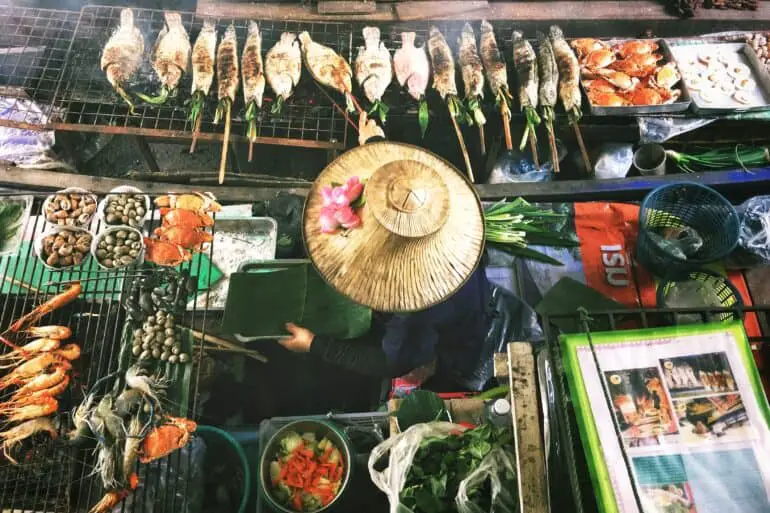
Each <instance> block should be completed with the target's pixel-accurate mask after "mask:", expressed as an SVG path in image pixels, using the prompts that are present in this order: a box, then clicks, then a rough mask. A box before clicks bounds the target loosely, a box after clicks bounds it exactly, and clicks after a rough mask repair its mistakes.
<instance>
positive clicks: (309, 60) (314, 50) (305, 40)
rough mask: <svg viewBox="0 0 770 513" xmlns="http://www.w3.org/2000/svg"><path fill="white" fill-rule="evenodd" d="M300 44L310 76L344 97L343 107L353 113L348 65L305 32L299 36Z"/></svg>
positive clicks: (350, 72) (350, 74) (353, 106)
mask: <svg viewBox="0 0 770 513" xmlns="http://www.w3.org/2000/svg"><path fill="white" fill-rule="evenodd" d="M299 41H300V43H301V44H302V57H303V59H304V61H305V66H306V67H307V69H308V71H310V74H311V75H312V76H313V78H314V79H316V80H317V81H318V83H320V84H321V85H323V86H326V87H331V88H332V89H335V90H337V91H338V92H340V93H342V94H344V95H345V105H346V107H347V110H348V111H349V112H354V111H355V110H356V106H355V103H354V100H353V97H352V91H353V85H352V82H351V77H352V76H353V70H351V69H350V64H348V61H346V60H345V59H344V58H343V57H341V56H340V55H339V54H337V52H335V51H334V50H332V49H331V48H329V47H328V46H324V45H322V44H320V43H316V42H315V41H313V39H312V38H311V37H310V34H309V33H308V32H307V31H305V32H302V33H301V34H300V35H299Z"/></svg>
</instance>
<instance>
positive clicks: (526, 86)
mask: <svg viewBox="0 0 770 513" xmlns="http://www.w3.org/2000/svg"><path fill="white" fill-rule="evenodd" d="M512 39H513V65H514V67H515V68H516V77H517V79H518V86H519V104H520V105H521V110H522V111H523V112H524V117H525V118H526V128H525V129H524V136H523V137H522V140H521V145H520V147H519V149H522V150H523V149H524V146H525V145H526V142H527V138H528V137H529V136H530V134H532V135H533V136H534V133H535V127H536V126H537V125H539V124H540V116H538V114H537V110H536V108H537V103H538V83H539V77H538V74H537V57H536V55H535V50H534V49H533V48H532V45H531V44H530V43H529V41H527V40H526V39H524V34H522V33H521V32H520V31H518V30H514V31H513V36H512Z"/></svg>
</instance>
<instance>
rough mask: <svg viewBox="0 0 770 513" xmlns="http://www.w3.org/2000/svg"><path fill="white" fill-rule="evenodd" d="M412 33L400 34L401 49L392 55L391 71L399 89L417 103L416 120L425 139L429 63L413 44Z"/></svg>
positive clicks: (423, 53) (426, 55)
mask: <svg viewBox="0 0 770 513" xmlns="http://www.w3.org/2000/svg"><path fill="white" fill-rule="evenodd" d="M414 40H415V33H414V32H402V33H401V48H399V49H398V50H396V53H395V54H394V55H393V71H394V72H395V74H396V80H397V81H398V83H399V85H401V87H406V91H407V93H409V95H410V96H411V97H412V98H414V99H415V100H417V101H418V102H419V108H418V111H417V119H418V122H419V124H420V132H421V134H422V136H423V137H425V131H426V130H427V129H428V121H429V116H430V115H429V111H428V102H427V101H426V100H425V90H426V89H427V88H428V81H429V79H430V61H429V60H428V54H427V53H426V52H425V47H424V46H420V47H417V46H415V44H414Z"/></svg>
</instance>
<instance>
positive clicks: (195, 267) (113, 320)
mask: <svg viewBox="0 0 770 513" xmlns="http://www.w3.org/2000/svg"><path fill="white" fill-rule="evenodd" d="M43 199H44V196H38V197H36V198H35V202H34V205H33V208H32V214H33V215H32V216H31V217H30V218H29V221H28V222H27V226H26V236H25V241H24V242H23V243H22V245H21V247H20V249H19V250H18V252H17V253H16V254H15V255H12V256H7V257H3V258H1V259H0V280H1V281H0V293H1V294H2V296H0V300H1V301H2V303H1V304H0V329H2V330H5V328H6V327H7V326H8V325H9V324H10V323H11V322H12V321H13V320H15V319H17V318H18V317H19V316H21V315H22V314H23V313H26V312H28V311H30V310H31V309H32V308H33V307H34V305H36V304H38V303H40V302H41V301H42V300H44V299H49V298H50V297H51V296H52V295H55V294H57V293H59V292H60V291H61V290H63V288H62V287H60V286H59V285H57V284H58V283H59V282H61V281H66V280H80V281H81V283H82V284H83V292H82V293H81V295H80V296H79V297H78V299H77V300H76V301H75V302H73V303H71V304H70V305H68V306H66V307H63V308H61V309H59V310H56V311H55V312H53V313H51V314H49V315H47V316H46V317H44V318H43V320H42V323H43V324H61V325H66V326H69V327H70V328H71V329H72V331H73V337H72V338H73V340H74V341H77V343H78V344H79V345H80V346H81V350H82V355H81V357H80V358H79V359H78V360H77V361H75V362H73V363H74V365H73V367H74V369H73V378H72V381H71V382H70V385H69V387H68V389H67V391H66V392H65V393H64V394H63V395H62V396H61V397H60V398H59V411H58V415H57V419H58V422H59V424H60V425H59V428H58V431H59V435H60V436H59V437H58V439H57V440H50V439H49V438H47V437H46V436H44V435H41V436H37V437H35V438H34V441H32V442H31V441H30V440H27V441H26V442H24V444H23V445H22V446H21V448H22V451H21V454H20V456H21V457H20V458H19V459H18V461H19V465H16V466H14V465H11V464H10V463H9V462H7V461H5V460H4V459H3V458H1V457H0V504H2V510H3V511H16V510H19V511H37V512H41V513H49V512H50V513H58V512H65V511H66V512H69V511H78V512H79V511H88V510H89V509H90V508H91V506H93V505H94V504H95V503H96V501H98V500H99V499H100V498H101V497H102V495H103V494H104V490H103V489H102V485H101V482H100V480H99V479H98V478H97V477H95V476H92V475H91V472H92V469H93V463H94V459H93V458H94V456H93V454H92V450H91V447H90V446H88V445H86V446H85V447H84V448H80V447H73V446H71V445H68V444H67V442H66V441H65V440H64V438H65V437H64V436H63V435H64V434H65V433H66V432H67V431H68V430H70V429H71V428H72V427H73V426H72V423H71V419H70V415H69V413H68V412H70V411H71V410H72V409H73V408H74V407H75V406H77V405H78V404H79V403H80V402H81V401H82V399H83V397H84V395H85V394H86V393H87V392H88V391H89V389H90V388H91V386H92V385H93V384H94V383H95V382H96V381H97V380H99V379H100V378H102V377H104V376H107V375H108V374H110V373H113V372H115V371H117V370H118V369H119V366H120V361H119V360H120V358H119V354H120V352H121V344H122V343H128V341H125V342H123V336H124V330H125V325H126V321H127V316H126V314H125V309H124V307H123V304H122V300H123V297H124V296H125V293H126V291H127V290H128V287H129V284H130V281H131V280H132V279H134V277H135V276H136V270H132V269H127V270H112V271H104V270H99V269H98V266H97V263H96V261H95V258H94V257H93V256H89V257H87V258H86V260H84V262H83V264H81V266H79V267H77V268H75V269H74V270H72V271H69V272H67V271H58V270H57V271H51V270H47V269H45V268H44V266H43V264H42V262H41V261H40V260H39V259H38V258H37V256H36V255H35V252H34V250H33V247H32V246H33V245H32V243H31V241H32V240H34V239H35V238H36V237H38V236H39V235H40V234H42V233H44V232H45V231H46V229H47V228H48V227H50V225H48V224H47V223H45V222H44V220H43V219H42V217H39V216H35V214H37V213H39V212H40V210H41V206H42V201H43ZM159 223H160V221H159V220H158V219H156V218H154V217H153V219H151V220H150V221H149V224H148V225H147V226H146V227H147V228H148V229H150V230H151V229H152V228H154V227H155V226H157V225H159ZM102 228H103V227H102V226H101V223H100V222H99V221H96V220H94V221H93V222H92V225H91V227H90V231H91V232H92V233H93V234H98V233H101V230H102ZM211 252H213V246H212V248H211V249H210V250H209V253H208V255H207V257H208V258H200V259H196V260H193V262H192V263H187V264H185V266H186V268H187V269H188V270H189V272H190V273H191V274H193V275H196V276H199V277H204V278H201V279H200V280H199V285H198V286H199V292H201V289H206V288H208V287H210V285H211V278H210V274H209V270H210V269H207V268H206V266H208V265H210V264H209V263H210V257H211ZM205 277H207V279H208V283H205V280H206V278H205ZM192 303H200V302H192ZM207 313H208V310H207V308H206V305H205V304H204V305H203V307H202V308H201V307H200V306H199V305H198V304H196V306H195V308H194V309H188V310H186V311H185V312H184V315H183V316H182V317H181V320H180V323H181V324H183V325H185V326H191V327H196V328H197V329H199V330H201V331H203V332H205V322H206V315H207ZM7 349H8V348H7V347H6V346H4V345H3V346H2V349H0V351H2V352H5V351H6V350H7ZM191 356H192V364H190V365H192V366H193V367H192V368H191V372H192V376H193V380H192V384H191V387H190V397H191V400H190V403H189V406H188V408H187V412H186V414H187V416H188V417H189V418H196V415H197V395H198V394H197V386H198V385H197V381H198V380H197V377H198V373H199V371H200V359H201V356H202V342H201V341H196V342H195V344H194V347H193V351H192V353H191ZM8 396H9V393H8V392H3V393H0V401H3V400H6V399H7V398H8ZM17 456H19V454H18V453H17ZM189 457H190V456H189V453H183V452H182V451H177V452H175V453H174V454H172V455H170V456H169V457H167V458H164V459H161V460H158V461H156V462H153V463H150V464H148V465H140V466H139V468H138V469H137V471H138V473H139V477H140V489H139V490H137V492H136V493H135V497H134V499H132V500H131V508H128V507H127V508H125V511H126V513H127V512H128V511H129V510H131V511H134V510H135V511H145V510H147V509H148V507H149V503H150V502H152V503H153V504H155V506H154V509H153V511H156V512H159V511H166V512H178V511H185V510H186V508H187V504H186V496H187V495H186V490H185V488H186V487H187V486H188V484H187V481H186V480H185V479H180V480H179V481H178V482H176V484H174V485H173V486H177V487H178V488H177V489H176V490H174V489H170V488H173V487H172V485H171V484H169V485H168V486H165V487H164V486H162V485H161V483H162V482H163V483H169V479H170V477H169V472H170V471H169V469H170V468H172V467H175V468H179V467H180V466H181V467H185V466H187V467H188V468H189V459H188V458H189ZM177 479H178V478H177ZM151 488H152V489H155V490H163V493H165V496H164V495H162V494H161V493H160V492H157V491H156V492H155V494H148V492H147V490H148V489H151ZM166 492H167V493H166ZM181 492H185V493H184V494H182V493H181Z"/></svg>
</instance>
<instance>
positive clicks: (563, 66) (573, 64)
mask: <svg viewBox="0 0 770 513" xmlns="http://www.w3.org/2000/svg"><path fill="white" fill-rule="evenodd" d="M549 37H550V38H551V45H552V46H553V53H554V56H555V57H556V64H557V66H558V68H559V98H560V99H561V103H562V104H563V105H564V110H565V111H567V117H569V120H570V123H571V124H572V127H573V128H574V130H575V136H576V137H577V141H578V145H579V146H580V152H581V153H582V155H583V163H584V164H585V166H586V170H587V171H589V172H590V171H591V161H590V160H589V159H588V152H587V151H586V148H585V143H584V142H583V135H582V134H581V133H580V127H579V126H578V121H579V120H580V118H581V117H582V115H583V114H582V112H581V98H580V64H578V60H577V57H575V54H574V53H572V49H571V48H570V47H569V45H568V44H567V41H565V39H564V34H563V33H562V31H561V29H560V28H559V27H557V26H556V25H553V26H551V28H550V31H549Z"/></svg>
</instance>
